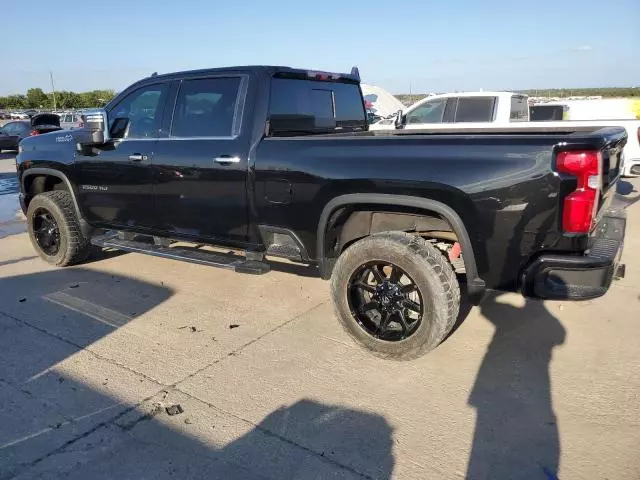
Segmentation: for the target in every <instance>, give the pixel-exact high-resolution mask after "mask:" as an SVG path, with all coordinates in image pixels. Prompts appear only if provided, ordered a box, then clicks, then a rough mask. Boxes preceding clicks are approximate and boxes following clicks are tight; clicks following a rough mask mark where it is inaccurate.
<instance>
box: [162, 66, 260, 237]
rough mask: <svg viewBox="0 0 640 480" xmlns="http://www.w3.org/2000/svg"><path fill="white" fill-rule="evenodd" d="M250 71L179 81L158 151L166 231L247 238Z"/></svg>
mask: <svg viewBox="0 0 640 480" xmlns="http://www.w3.org/2000/svg"><path fill="white" fill-rule="evenodd" d="M248 81H249V78H248V76H247V75H243V74H240V73H239V74H225V75H219V76H205V77H198V78H193V77H191V78H188V77H187V78H184V79H182V80H180V81H179V82H178V85H177V93H176V95H175V101H172V105H171V109H172V111H173V115H172V116H171V117H170V122H168V123H169V124H168V125H167V129H168V131H169V132H168V136H166V137H164V138H161V139H160V140H159V143H158V148H157V153H156V155H155V157H154V176H155V182H156V183H155V187H154V198H155V204H156V210H157V214H158V219H159V221H160V224H159V225H158V228H159V229H161V230H162V231H163V232H165V234H166V235H167V236H179V237H191V238H194V239H197V238H202V239H213V240H216V241H219V242H225V241H229V242H242V241H245V240H246V237H247V228H248V213H247V190H246V180H247V166H248V153H249V138H250V134H251V132H250V131H249V129H248V128H245V129H244V130H245V131H242V128H241V127H242V116H243V115H242V114H243V109H244V100H245V96H246V91H247V86H248Z"/></svg>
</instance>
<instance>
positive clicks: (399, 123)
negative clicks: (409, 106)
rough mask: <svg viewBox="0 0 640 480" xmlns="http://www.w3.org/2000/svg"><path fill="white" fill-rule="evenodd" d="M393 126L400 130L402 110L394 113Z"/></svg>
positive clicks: (402, 122)
mask: <svg viewBox="0 0 640 480" xmlns="http://www.w3.org/2000/svg"><path fill="white" fill-rule="evenodd" d="M393 124H394V125H395V127H396V128H402V127H403V125H404V119H403V118H402V110H398V113H396V118H395V120H394V122H393Z"/></svg>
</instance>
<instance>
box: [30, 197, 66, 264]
mask: <svg viewBox="0 0 640 480" xmlns="http://www.w3.org/2000/svg"><path fill="white" fill-rule="evenodd" d="M31 221H32V222H33V225H32V226H33V233H34V236H35V239H36V242H38V246H39V247H40V249H41V250H42V251H43V252H44V253H45V254H47V255H49V256H55V255H57V254H58V251H59V250H60V227H59V226H58V223H57V222H56V220H55V218H54V217H53V215H52V214H51V212H49V211H48V210H46V209H44V208H39V209H38V210H36V211H35V212H34V215H33V218H32V220H31Z"/></svg>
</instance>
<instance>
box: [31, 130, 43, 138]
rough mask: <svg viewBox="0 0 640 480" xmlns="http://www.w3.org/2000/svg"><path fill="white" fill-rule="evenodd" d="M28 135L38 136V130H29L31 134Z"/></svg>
mask: <svg viewBox="0 0 640 480" xmlns="http://www.w3.org/2000/svg"><path fill="white" fill-rule="evenodd" d="M29 135H31V136H32V137H33V136H34V135H40V132H39V131H38V130H31V133H29Z"/></svg>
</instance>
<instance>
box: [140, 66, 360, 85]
mask: <svg viewBox="0 0 640 480" xmlns="http://www.w3.org/2000/svg"><path fill="white" fill-rule="evenodd" d="M238 71H242V72H255V73H262V74H267V75H277V74H284V75H292V76H308V77H309V78H315V77H318V76H327V77H328V78H327V80H347V81H352V82H360V74H359V72H358V69H357V68H356V67H353V68H352V69H351V72H349V73H337V72H325V71H318V70H309V69H304V68H293V67H286V66H281V65H238V66H235V67H219V68H204V69H198V70H184V71H180V72H171V73H163V74H157V73H155V74H153V75H152V76H149V77H147V78H145V79H143V80H140V81H139V82H137V83H141V82H145V81H147V80H149V79H150V78H153V79H167V78H180V77H191V76H198V75H212V74H214V75H215V74H218V73H227V72H238Z"/></svg>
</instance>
